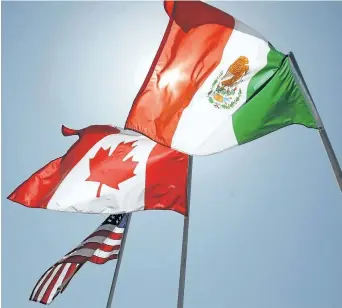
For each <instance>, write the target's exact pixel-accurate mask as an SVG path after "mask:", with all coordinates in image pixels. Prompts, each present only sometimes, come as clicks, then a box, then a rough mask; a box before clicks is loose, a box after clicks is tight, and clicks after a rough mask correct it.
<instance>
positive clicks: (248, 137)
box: [125, 1, 316, 155]
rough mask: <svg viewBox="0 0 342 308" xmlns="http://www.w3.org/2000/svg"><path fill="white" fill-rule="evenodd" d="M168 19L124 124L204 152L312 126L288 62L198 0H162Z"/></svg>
mask: <svg viewBox="0 0 342 308" xmlns="http://www.w3.org/2000/svg"><path fill="white" fill-rule="evenodd" d="M164 6H165V9H166V12H167V14H168V15H169V17H170V21H169V24H168V26H167V29H166V31H165V34H164V37H163V39H162V42H161V44H160V47H159V50H158V52H157V54H156V56H155V59H154V61H153V63H152V66H151V68H150V71H149V72H148V75H147V76H146V79H145V82H144V83H143V85H142V87H141V89H140V91H139V93H138V94H137V97H136V98H135V100H134V102H133V106H132V108H131V111H130V113H129V117H128V119H127V121H126V125H125V127H126V128H128V129H132V130H135V131H137V132H140V133H143V134H144V135H146V136H148V137H150V138H151V139H153V140H155V141H157V142H159V143H161V144H163V145H166V146H170V147H172V148H174V149H177V150H179V151H182V152H185V153H188V154H192V155H193V154H195V155H196V154H197V155H207V154H213V153H216V152H220V151H223V150H225V149H228V148H231V147H234V146H236V145H239V144H243V143H246V142H249V141H252V140H254V139H256V138H259V137H261V136H264V135H266V134H268V133H271V132H273V131H275V130H277V129H279V128H282V127H285V126H287V125H290V124H302V125H305V126H307V127H311V128H316V123H315V120H314V117H313V115H312V112H311V110H310V108H309V107H308V105H307V104H306V101H305V98H304V96H303V94H302V92H301V89H300V88H299V86H298V85H297V83H296V81H295V78H294V76H293V74H292V72H291V67H290V64H289V59H288V57H287V56H285V55H283V54H282V53H280V52H279V51H277V50H275V49H274V48H273V47H272V45H271V44H270V43H269V42H268V41H267V40H266V39H264V38H263V37H262V36H261V35H260V34H258V33H257V32H256V31H255V30H253V29H251V28H249V27H248V26H246V25H245V24H243V23H242V22H240V21H239V20H237V19H235V18H234V17H233V16H230V15H228V14H226V13H224V12H222V11H221V10H219V9H217V8H214V7H212V6H210V5H208V4H206V3H203V2H200V1H175V2H173V1H166V2H164Z"/></svg>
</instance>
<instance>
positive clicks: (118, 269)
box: [106, 213, 132, 308]
mask: <svg viewBox="0 0 342 308" xmlns="http://www.w3.org/2000/svg"><path fill="white" fill-rule="evenodd" d="M127 216H128V217H127V223H126V227H125V231H124V234H123V237H122V241H121V247H120V251H119V256H118V260H117V261H116V266H115V271H114V275H113V281H112V286H111V287H110V291H109V296H108V301H107V306H106V308H110V307H111V306H112V301H113V296H114V291H115V287H116V282H117V280H118V276H119V271H120V265H121V259H122V256H123V252H124V248H125V243H126V238H127V233H128V227H129V223H130V222H131V216H132V213H129V214H127Z"/></svg>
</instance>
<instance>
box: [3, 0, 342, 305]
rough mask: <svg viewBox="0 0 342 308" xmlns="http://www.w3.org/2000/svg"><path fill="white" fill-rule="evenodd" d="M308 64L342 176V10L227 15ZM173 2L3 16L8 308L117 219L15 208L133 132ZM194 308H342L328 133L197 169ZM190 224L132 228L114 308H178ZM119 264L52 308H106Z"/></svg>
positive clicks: (337, 6) (290, 131) (274, 139)
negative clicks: (80, 131)
mask: <svg viewBox="0 0 342 308" xmlns="http://www.w3.org/2000/svg"><path fill="white" fill-rule="evenodd" d="M212 4H213V5H215V6H217V7H219V8H221V9H223V10H224V11H226V12H229V13H230V14H232V15H234V16H235V17H236V18H238V19H240V20H241V21H243V22H245V23H247V24H248V25H250V26H251V27H253V28H255V29H256V30H258V31H259V32H260V33H262V34H263V35H264V36H265V37H266V38H268V39H269V40H270V41H271V43H272V44H273V45H274V46H275V47H276V48H278V49H279V50H280V51H282V52H284V53H286V52H288V51H290V50H292V51H293V52H294V54H295V55H296V58H297V60H298V62H299V65H300V67H301V69H302V72H303V75H304V77H305V79H306V81H307V84H308V86H309V88H310V90H311V93H312V96H313V98H314V100H315V101H316V104H317V106H318V110H319V112H320V114H321V117H322V119H323V121H324V123H325V126H326V129H327V132H328V134H329V136H330V138H331V142H332V144H333V146H334V149H335V151H336V155H337V157H338V158H339V160H340V162H342V137H341V135H342V121H341V114H342V101H341V97H340V90H341V82H342V65H341V55H342V40H341V33H342V18H341V16H342V3H341V2H277V3H276V2H249V3H248V2H243V3H241V2H240V3H238V2H216V3H215V2H213V3H212ZM167 22H168V18H167V16H166V14H165V13H164V10H163V6H162V4H161V3H159V2H141V1H140V2H97V3H89V2H88V3H87V2H36V3H33V2H3V3H2V204H1V207H2V305H3V307H4V308H12V307H16V308H17V307H18V308H19V307H20V308H31V307H39V304H37V303H32V302H29V301H28V297H29V295H30V293H31V291H32V288H33V286H34V284H35V283H36V281H37V279H38V278H39V277H40V275H41V274H42V273H43V272H44V271H45V270H46V269H47V268H48V267H49V266H51V265H52V264H53V263H54V262H55V261H57V260H58V259H59V258H60V257H62V256H63V255H64V253H66V252H67V251H69V250H70V249H72V248H74V246H75V245H77V244H78V243H79V242H80V241H81V240H82V239H83V238H84V237H85V236H87V235H88V234H89V233H90V232H92V231H93V230H94V229H95V228H96V227H97V225H98V224H99V223H101V222H102V220H103V219H104V216H101V215H82V214H71V213H59V212H53V211H47V210H38V209H27V208H24V207H22V206H19V205H17V204H14V203H11V202H9V201H8V200H6V196H7V195H8V194H9V193H10V192H11V191H12V190H13V189H14V188H15V187H16V186H17V185H18V184H20V183H21V182H22V181H23V180H25V179H26V178H27V177H28V176H29V175H30V174H32V173H33V172H34V171H36V170H37V169H38V168H40V167H41V166H42V165H44V164H45V163H46V162H48V161H50V160H51V159H53V158H55V157H57V156H60V155H62V154H63V153H64V152H65V151H66V150H67V149H68V147H69V146H70V145H71V144H72V142H73V141H74V140H75V139H73V138H65V137H62V136H61V134H60V126H61V125H62V124H65V125H67V126H70V127H72V128H82V127H85V126H88V125H91V124H108V123H109V124H114V125H118V126H123V125H124V122H125V119H126V116H127V114H128V111H129V109H130V106H131V103H132V100H133V99H134V97H135V95H136V93H137V91H138V89H139V87H140V85H141V83H142V81H143V79H144V75H145V73H146V72H147V69H148V67H149V64H150V62H151V61H152V59H153V57H154V54H155V52H156V49H157V47H158V46H159V43H160V40H161V38H162V35H163V33H164V30H165V27H166V25H167ZM193 167H194V169H193V180H192V183H193V187H192V199H191V218H190V234H189V255H188V272H187V284H186V290H185V308H207V307H212V308H226V307H234V308H341V305H342V304H341V303H342V289H341V288H342V287H341V286H342V266H341V262H342V261H341V260H342V248H341V247H342V245H341V234H342V194H341V192H340V191H339V189H338V186H337V184H336V182H335V178H334V175H333V172H332V170H331V168H330V165H329V161H328V159H327V156H326V155H325V152H324V149H323V146H322V144H321V141H320V139H319V136H318V133H317V132H316V131H314V130H309V129H306V128H304V127H301V126H292V127H287V128H285V129H282V130H280V131H278V132H276V133H273V134H270V135H268V136H267V137H265V138H262V139H259V140H257V141H255V142H252V143H250V144H247V145H244V146H241V147H238V148H235V149H233V150H229V151H226V152H223V153H221V154H217V155H213V156H208V157H195V159H194V166H193ZM182 222H183V218H182V216H180V215H178V214H176V213H172V212H162V211H159V212H143V213H137V214H133V217H132V223H131V228H130V232H129V235H128V239H127V246H126V250H125V256H124V259H123V263H122V269H121V273H120V277H119V283H118V288H117V292H116V295H115V298H114V305H113V307H118V308H131V307H149V308H161V307H162V308H174V307H175V306H176V301H177V288H178V275H179V261H180V249H181V234H182ZM114 265H115V262H109V263H107V264H105V265H101V266H99V265H93V264H87V265H86V266H84V268H83V269H82V270H81V271H80V272H79V273H78V274H77V276H76V277H75V278H74V280H73V281H72V283H71V284H70V285H69V287H68V289H67V291H66V292H65V293H64V294H63V295H61V296H59V297H58V298H57V299H56V300H55V301H54V302H53V303H52V307H54V308H66V307H73V308H74V307H84V308H86V307H105V304H106V301H107V296H108V291H109V287H110V282H111V279H112V274H113V269H114Z"/></svg>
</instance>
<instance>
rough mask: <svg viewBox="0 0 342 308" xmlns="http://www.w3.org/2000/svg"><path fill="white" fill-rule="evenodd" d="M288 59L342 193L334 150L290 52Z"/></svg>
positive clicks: (341, 183) (341, 181)
mask: <svg viewBox="0 0 342 308" xmlns="http://www.w3.org/2000/svg"><path fill="white" fill-rule="evenodd" d="M289 58H290V64H291V69H292V72H293V74H294V77H295V78H296V81H297V82H298V84H299V86H300V87H301V89H302V91H303V93H304V95H305V97H306V101H307V102H308V104H309V105H310V107H311V110H312V112H313V114H314V116H315V119H316V123H317V126H318V131H319V135H320V136H321V139H322V142H323V144H324V147H325V150H326V152H327V154H328V157H329V160H330V164H331V167H332V169H333V170H334V173H335V176H336V180H337V183H338V185H339V186H340V189H341V191H342V171H341V167H340V165H339V163H338V160H337V158H336V155H335V152H334V149H333V147H332V145H331V143H330V140H329V137H328V135H327V132H326V130H325V128H324V125H323V122H322V119H321V117H320V116H319V113H318V111H317V108H316V106H315V103H314V101H313V99H312V97H311V94H310V92H309V89H308V87H307V85H306V83H305V80H304V77H303V75H302V73H301V71H300V68H299V65H298V63H297V61H296V59H295V56H294V54H293V53H292V52H290V54H289Z"/></svg>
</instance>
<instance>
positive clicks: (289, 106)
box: [233, 57, 317, 144]
mask: <svg viewBox="0 0 342 308" xmlns="http://www.w3.org/2000/svg"><path fill="white" fill-rule="evenodd" d="M251 82H252V81H251ZM254 82H256V81H254ZM291 124H301V125H304V126H306V127H309V128H317V125H316V122H315V119H314V116H313V114H312V112H311V109H310V107H309V106H308V104H307V103H306V101H305V98H304V96H303V93H302V91H301V90H300V88H299V86H298V85H297V83H296V81H295V78H294V76H293V74H292V72H291V68H290V63H289V58H288V57H286V58H285V59H284V61H283V63H282V65H281V67H280V68H279V70H278V71H277V72H276V73H275V74H274V76H273V77H272V78H271V79H270V80H269V81H268V83H267V84H266V85H265V86H264V87H263V88H262V89H261V90H260V91H259V92H257V93H256V94H254V96H253V97H251V99H250V100H249V101H248V102H247V103H246V104H245V105H243V106H241V108H240V109H238V110H237V111H236V112H235V113H234V114H233V126H234V132H235V136H236V139H237V141H238V143H239V144H242V143H246V142H249V141H252V140H255V139H257V138H259V137H262V136H264V135H267V134H269V133H271V132H274V131H276V130H278V129H280V128H282V127H285V126H288V125H291Z"/></svg>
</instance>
